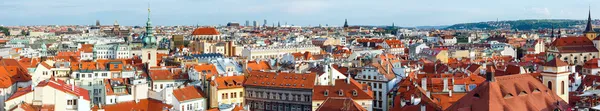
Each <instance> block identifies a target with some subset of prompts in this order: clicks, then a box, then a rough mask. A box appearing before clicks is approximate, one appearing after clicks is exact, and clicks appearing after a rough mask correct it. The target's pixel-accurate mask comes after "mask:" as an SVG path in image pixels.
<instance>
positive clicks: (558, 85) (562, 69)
mask: <svg viewBox="0 0 600 111" xmlns="http://www.w3.org/2000/svg"><path fill="white" fill-rule="evenodd" d="M569 74H570V73H569V64H567V63H566V62H564V61H562V60H559V59H557V58H554V59H552V60H550V61H548V62H546V63H545V64H544V65H543V72H542V83H544V85H546V86H547V87H548V88H549V89H550V90H552V91H553V92H554V93H556V95H558V96H559V97H560V98H561V99H563V100H564V101H566V102H567V103H568V102H569V85H568V83H569Z"/></svg>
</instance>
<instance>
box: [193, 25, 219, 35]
mask: <svg viewBox="0 0 600 111" xmlns="http://www.w3.org/2000/svg"><path fill="white" fill-rule="evenodd" d="M192 35H219V31H217V29H215V28H212V27H202V28H197V29H196V30H194V32H192Z"/></svg>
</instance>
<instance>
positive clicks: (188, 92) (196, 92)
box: [173, 86, 205, 102]
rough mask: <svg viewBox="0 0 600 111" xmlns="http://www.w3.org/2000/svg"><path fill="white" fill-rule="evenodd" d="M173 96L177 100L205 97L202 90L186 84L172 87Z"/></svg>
mask: <svg viewBox="0 0 600 111" xmlns="http://www.w3.org/2000/svg"><path fill="white" fill-rule="evenodd" d="M173 96H175V98H176V99H177V100H179V102H184V101H187V100H194V99H201V98H205V96H204V95H203V92H202V91H201V90H200V89H198V88H196V87H194V86H186V87H183V88H178V89H174V90H173Z"/></svg>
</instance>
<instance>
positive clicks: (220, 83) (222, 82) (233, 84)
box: [211, 76, 245, 89]
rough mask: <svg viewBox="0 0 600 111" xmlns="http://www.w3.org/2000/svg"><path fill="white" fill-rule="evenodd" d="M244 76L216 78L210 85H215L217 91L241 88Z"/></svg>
mask: <svg viewBox="0 0 600 111" xmlns="http://www.w3.org/2000/svg"><path fill="white" fill-rule="evenodd" d="M244 80H245V78H244V76H225V77H216V78H215V80H214V81H211V82H212V83H211V85H213V86H214V85H217V89H230V88H243V87H244V86H243V83H244Z"/></svg>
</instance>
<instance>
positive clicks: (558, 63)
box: [544, 58, 569, 67]
mask: <svg viewBox="0 0 600 111" xmlns="http://www.w3.org/2000/svg"><path fill="white" fill-rule="evenodd" d="M544 66H551V67H562V66H569V64H567V63H566V62H564V61H562V60H559V59H556V58H554V59H552V60H550V61H548V62H546V63H545V64H544Z"/></svg>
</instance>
